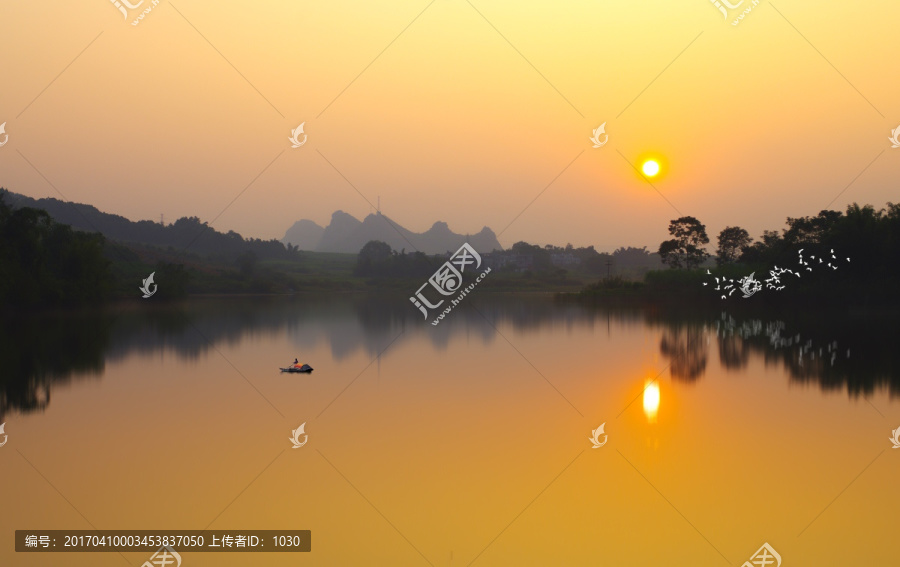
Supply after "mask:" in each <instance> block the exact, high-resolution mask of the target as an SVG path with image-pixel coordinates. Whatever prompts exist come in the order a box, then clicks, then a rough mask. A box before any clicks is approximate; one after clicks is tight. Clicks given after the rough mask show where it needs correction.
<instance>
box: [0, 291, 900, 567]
mask: <svg viewBox="0 0 900 567" xmlns="http://www.w3.org/2000/svg"><path fill="white" fill-rule="evenodd" d="M746 305H748V303H747V302H744V303H743V304H740V303H738V302H730V303H727V306H726V307H723V308H722V309H716V310H713V311H710V310H702V309H688V308H684V307H682V308H680V309H679V308H676V307H671V306H669V307H666V306H660V305H655V306H641V305H634V306H630V307H625V306H620V305H619V306H609V307H607V306H602V305H600V306H598V305H584V304H579V303H575V302H563V301H559V300H555V299H554V298H552V297H550V296H543V295H533V296H501V295H497V294H491V293H480V292H476V293H473V294H472V295H471V296H469V297H466V298H465V301H463V302H462V303H461V305H460V306H459V307H457V308H456V309H454V310H453V311H452V312H451V313H450V314H449V315H448V316H447V318H446V319H445V320H444V321H442V322H441V324H439V325H438V326H432V325H431V324H430V320H429V322H425V321H423V320H422V318H421V314H420V313H419V312H418V311H417V310H416V309H415V308H414V307H413V306H412V305H411V304H410V303H409V300H408V299H407V298H406V297H364V296H352V295H348V296H338V295H335V296H325V295H323V296H306V297H300V296H297V297H294V298H279V299H272V298H227V299H191V300H189V301H187V302H185V303H183V304H179V305H169V306H166V305H162V304H157V303H152V302H151V301H145V302H140V301H138V302H135V303H130V304H123V305H117V306H115V307H111V308H109V309H106V310H104V311H103V312H101V313H90V314H55V315H44V316H41V317H30V318H27V319H18V320H12V321H9V322H6V323H4V327H3V331H2V336H0V339H2V340H0V362H2V365H3V366H2V370H0V372H2V374H3V379H2V381H0V386H2V390H0V423H2V422H6V427H5V429H6V434H7V435H8V442H7V444H6V445H5V446H3V447H0V479H2V480H3V483H2V484H3V487H2V491H0V502H2V506H0V510H2V513H0V565H4V566H5V565H11V566H12V565H54V566H55V565H72V566H82V565H83V566H87V565H90V566H105V565H110V566H121V565H125V564H130V565H135V566H139V565H141V564H142V563H143V562H144V561H146V560H147V559H148V558H149V554H147V553H137V552H125V553H123V554H117V553H80V554H65V555H60V554H28V555H26V554H23V553H19V554H16V553H15V552H14V551H13V549H14V543H13V533H14V531H15V530H17V529H20V530H21V529H73V530H74V529H80V530H89V529H94V528H97V529H99V530H101V531H102V530H139V529H146V530H151V529H156V530H161V529H166V530H202V529H205V528H210V529H231V530H249V529H256V530H262V529H298V530H300V529H309V530H312V552H310V553H277V554H276V553H267V554H264V555H259V554H234V553H232V554H220V553H191V552H184V553H183V554H182V557H183V560H184V562H183V565H184V566H185V567H192V566H194V565H197V566H204V565H210V566H212V565H216V566H231V565H234V566H238V565H275V566H277V565H315V566H322V565H348V566H359V565H390V566H400V565H411V566H415V565H429V564H431V565H435V566H438V565H441V566H455V565H485V566H497V565H500V566H505V565H510V566H528V565H536V566H537V565H541V566H543V565H610V566H617V567H622V566H653V567H662V566H668V565H672V566H681V565H698V566H705V565H710V566H724V565H734V566H741V565H742V564H743V563H744V562H745V561H748V560H750V558H751V556H753V555H754V554H755V553H756V551H757V550H758V549H759V548H760V547H761V546H762V545H763V544H764V543H768V544H769V545H770V546H771V547H772V548H773V549H774V550H776V551H777V553H778V554H779V555H780V556H781V557H782V558H783V561H784V563H785V564H786V565H787V566H791V565H867V566H888V565H898V564H900V548H898V547H897V522H896V517H897V510H898V509H900V481H898V479H900V474H898V473H900V450H892V443H891V442H890V440H889V438H890V437H891V434H892V430H893V429H897V428H900V396H898V394H900V354H898V352H897V351H898V348H897V331H896V328H897V326H896V323H897V321H896V320H892V319H890V318H886V317H885V318H879V317H875V316H873V314H871V313H867V314H855V315H838V314H835V313H829V312H828V310H822V309H815V310H810V314H807V315H797V314H793V315H788V314H781V315H779V314H772V313H762V312H760V313H756V312H754V311H752V310H751V309H748V308H747V307H746ZM733 306H743V307H744V309H743V310H741V311H740V312H737V311H734V310H733V309H732V307H733ZM295 357H297V358H299V359H300V362H305V363H308V364H310V365H311V366H313V368H315V371H314V372H313V373H312V374H311V375H303V374H294V375H288V374H281V373H280V372H279V370H278V369H279V367H280V366H286V365H287V364H288V363H289V362H292V361H293V359H294V358H295ZM304 423H305V433H306V434H308V442H307V443H306V444H305V445H304V446H302V447H301V448H299V449H292V443H291V442H290V440H289V438H290V437H291V433H292V430H294V429H297V428H298V427H299V426H300V425H301V424H304ZM601 424H604V431H603V433H602V434H600V433H598V434H597V436H596V437H597V439H598V442H599V444H602V446H600V447H599V448H596V449H595V448H593V443H592V441H591V440H590V439H589V438H591V437H592V431H594V430H596V429H597V428H598V427H599V426H600V425H601ZM2 441H3V439H2V436H0V442H2Z"/></svg>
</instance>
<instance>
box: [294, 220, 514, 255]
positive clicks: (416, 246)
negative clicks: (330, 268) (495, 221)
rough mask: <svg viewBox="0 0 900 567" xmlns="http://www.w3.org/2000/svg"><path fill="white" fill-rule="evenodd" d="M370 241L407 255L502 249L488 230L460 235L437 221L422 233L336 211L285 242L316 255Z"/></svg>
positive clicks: (300, 224) (301, 225)
mask: <svg viewBox="0 0 900 567" xmlns="http://www.w3.org/2000/svg"><path fill="white" fill-rule="evenodd" d="M370 240H381V241H382V242H386V243H388V244H390V246H391V248H393V249H394V250H397V251H400V250H403V249H406V251H407V252H414V251H416V250H418V251H419V252H424V253H426V254H442V253H444V252H448V251H449V252H453V251H455V250H457V249H458V248H459V247H460V246H462V244H463V243H464V242H468V243H469V244H470V245H471V246H472V247H473V248H475V250H477V251H479V252H491V251H493V250H502V249H503V247H502V246H501V245H500V242H499V241H498V240H497V236H496V235H495V234H494V231H492V230H491V229H490V228H488V227H484V228H482V229H481V232H479V233H477V234H457V233H455V232H453V231H452V230H450V227H449V226H447V223H445V222H440V221H439V222H436V223H434V225H432V227H431V228H430V229H428V230H427V231H425V232H422V233H418V232H413V231H411V230H408V229H406V228H403V227H402V226H400V225H399V224H398V223H397V222H395V221H393V220H391V219H390V218H388V217H386V216H385V215H383V214H381V213H375V214H371V215H369V216H367V217H366V218H365V219H363V220H362V221H360V220H358V219H357V218H355V217H353V216H351V215H349V214H347V213H345V212H344V211H336V212H335V213H334V214H333V215H331V223H330V224H329V225H328V226H326V227H322V226H319V225H318V224H316V223H315V222H313V221H311V220H306V219H304V220H299V221H297V222H295V223H294V225H293V226H291V228H289V229H288V230H287V232H286V233H285V235H284V238H282V239H281V241H282V242H283V243H284V244H293V245H294V246H297V247H299V248H300V250H310V251H315V252H345V253H348V254H357V253H358V252H359V251H360V249H361V248H362V247H363V246H365V244H366V242H369V241H370Z"/></svg>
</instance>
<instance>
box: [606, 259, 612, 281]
mask: <svg viewBox="0 0 900 567" xmlns="http://www.w3.org/2000/svg"><path fill="white" fill-rule="evenodd" d="M610 266H612V260H607V261H606V279H609V267H610Z"/></svg>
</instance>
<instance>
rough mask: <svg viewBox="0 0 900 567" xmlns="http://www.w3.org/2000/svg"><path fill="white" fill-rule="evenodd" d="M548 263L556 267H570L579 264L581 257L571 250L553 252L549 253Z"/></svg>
mask: <svg viewBox="0 0 900 567" xmlns="http://www.w3.org/2000/svg"><path fill="white" fill-rule="evenodd" d="M550 263H551V264H553V265H554V266H557V267H572V266H578V265H579V264H581V258H579V257H577V256H575V255H574V254H572V253H571V252H554V253H552V254H550Z"/></svg>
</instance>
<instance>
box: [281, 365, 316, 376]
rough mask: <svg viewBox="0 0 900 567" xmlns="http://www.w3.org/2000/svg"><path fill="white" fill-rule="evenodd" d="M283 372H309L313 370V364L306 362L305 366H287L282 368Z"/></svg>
mask: <svg viewBox="0 0 900 567" xmlns="http://www.w3.org/2000/svg"><path fill="white" fill-rule="evenodd" d="M281 371H282V372H303V373H306V374H309V373H310V372H312V371H313V368H312V366H310V365H309V364H304V365H303V366H288V367H287V368H282V369H281Z"/></svg>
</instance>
